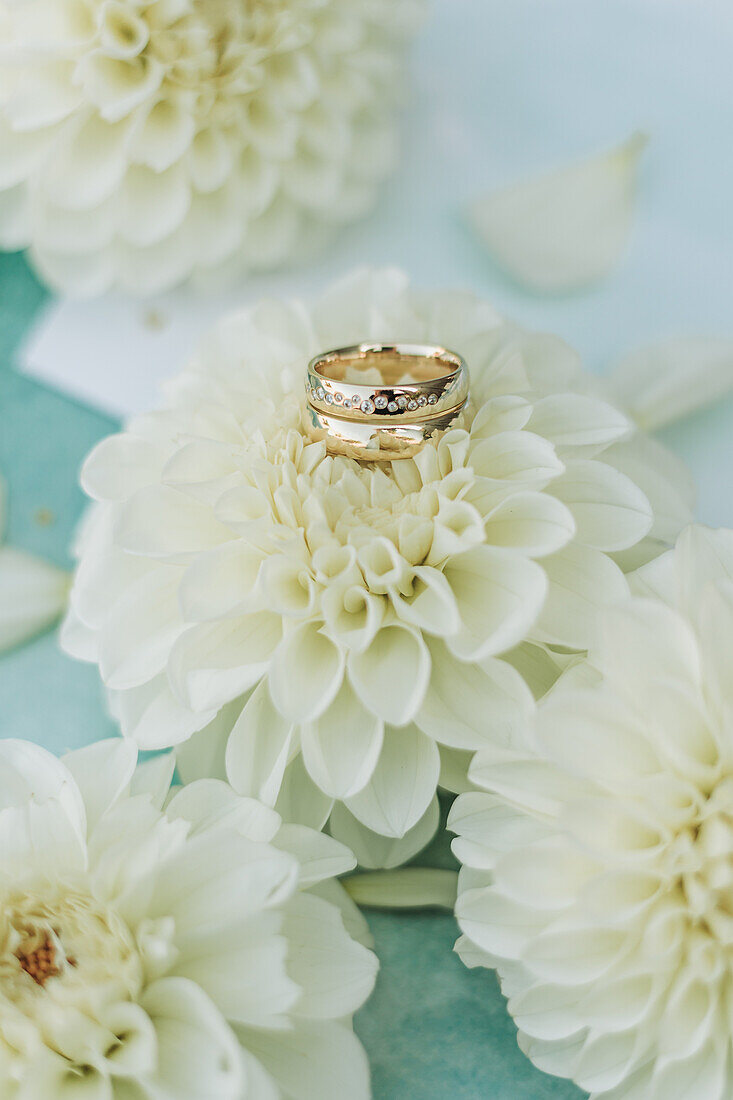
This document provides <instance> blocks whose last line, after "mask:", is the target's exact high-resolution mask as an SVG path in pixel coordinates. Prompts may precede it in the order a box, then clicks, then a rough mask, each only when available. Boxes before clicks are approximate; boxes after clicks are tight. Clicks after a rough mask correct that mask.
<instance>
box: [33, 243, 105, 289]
mask: <svg viewBox="0 0 733 1100" xmlns="http://www.w3.org/2000/svg"><path fill="white" fill-rule="evenodd" d="M30 254H31V256H32V258H33V262H34V263H35V265H36V267H37V268H38V271H39V272H40V274H41V276H42V277H43V279H44V280H45V281H46V282H47V283H48V284H49V285H50V286H52V287H55V288H56V289H57V290H59V291H62V292H63V293H64V294H66V295H68V296H69V297H74V298H92V297H95V296H99V295H101V294H104V293H105V291H107V290H109V289H110V287H111V286H112V283H113V282H114V277H115V259H116V257H115V253H114V250H111V249H106V250H105V251H103V252H96V253H91V254H89V255H84V254H81V255H80V254H74V253H73V252H71V253H70V252H64V251H55V250H52V249H47V248H46V247H45V246H44V245H39V244H36V245H32V246H31V250H30Z"/></svg>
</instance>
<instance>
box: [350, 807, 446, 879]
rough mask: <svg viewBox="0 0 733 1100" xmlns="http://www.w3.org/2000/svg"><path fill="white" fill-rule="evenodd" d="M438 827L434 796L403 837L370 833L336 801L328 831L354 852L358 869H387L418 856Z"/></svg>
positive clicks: (438, 808)
mask: <svg viewBox="0 0 733 1100" xmlns="http://www.w3.org/2000/svg"><path fill="white" fill-rule="evenodd" d="M439 824H440V806H439V804H438V799H437V796H435V797H434V798H433V800H432V802H431V803H430V805H429V806H428V808H427V810H426V811H425V813H424V814H423V815H422V817H421V818H420V820H419V821H418V822H417V824H415V825H413V826H412V827H411V828H410V829H408V830H407V832H406V833H405V835H404V836H401V837H387V836H382V835H381V834H380V833H375V832H373V830H372V829H368V828H367V827H366V825H362V823H361V822H360V821H359V820H358V819H357V818H356V817H354V815H353V814H352V813H350V812H349V810H347V808H346V806H345V805H344V804H343V802H337V803H336V805H335V806H334V808H333V811H332V813H331V817H330V818H329V826H328V827H329V829H330V830H331V833H332V835H333V836H335V837H336V838H337V839H338V840H340V841H342V842H343V843H344V844H345V845H347V847H348V848H349V849H350V850H351V851H352V852H353V853H354V856H355V858H356V860H357V862H358V864H359V866H360V867H366V868H375V869H376V868H380V869H386V870H389V869H390V868H391V867H400V866H401V865H402V864H403V863H407V862H408V861H409V860H411V859H412V857H413V856H414V855H417V853H418V852H420V851H421V850H422V849H423V848H424V847H425V846H426V845H427V844H429V843H430V841H431V840H432V839H433V837H434V836H435V834H436V832H437V830H438V826H439Z"/></svg>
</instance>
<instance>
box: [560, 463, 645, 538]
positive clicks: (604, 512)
mask: <svg viewBox="0 0 733 1100" xmlns="http://www.w3.org/2000/svg"><path fill="white" fill-rule="evenodd" d="M550 492H551V493H552V494H553V496H554V497H557V498H558V499H559V500H561V501H563V502H564V503H565V504H566V505H567V506H568V508H569V509H570V511H571V513H572V516H573V519H574V521H575V525H576V529H577V530H576V537H577V539H578V541H579V542H581V543H583V544H584V545H585V546H591V547H594V548H595V549H596V550H607V551H610V550H622V549H625V548H626V547H627V546H633V545H634V543H637V542H640V541H641V539H643V538H644V536H645V535H648V534H649V532H650V531H651V528H652V523H653V522H654V513H653V511H652V507H651V505H650V503H649V501H648V500H647V498H646V496H645V495H644V493H642V491H641V489H639V488H638V487H637V486H636V485H635V484H634V482H633V481H632V480H631V478H628V477H626V476H625V475H624V474H622V473H620V472H619V471H618V470H616V469H615V468H614V467H613V466H610V465H608V464H607V463H605V462H595V461H592V460H588V461H585V460H579V461H571V462H569V463H568V465H567V468H566V470H565V473H564V474H561V475H560V477H558V478H557V479H556V480H555V481H554V482H553V483H552V487H551V489H550Z"/></svg>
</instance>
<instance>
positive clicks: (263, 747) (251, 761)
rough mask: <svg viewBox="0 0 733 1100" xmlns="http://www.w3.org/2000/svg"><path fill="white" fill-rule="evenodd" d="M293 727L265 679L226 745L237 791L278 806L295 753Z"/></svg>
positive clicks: (229, 775) (229, 771)
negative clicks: (276, 803) (273, 697)
mask: <svg viewBox="0 0 733 1100" xmlns="http://www.w3.org/2000/svg"><path fill="white" fill-rule="evenodd" d="M293 751H294V749H293V726H292V723H290V722H289V721H287V719H285V718H283V717H282V715H281V714H280V712H279V711H278V710H277V708H276V707H275V705H274V704H273V702H272V699H271V697H270V691H269V688H268V686H267V681H266V680H263V681H262V682H261V683H260V684H258V686H257V687H256V688H255V690H254V691H253V692H252V694H251V695H250V697H249V699H248V700H247V702H246V703H245V705H244V708H243V710H242V713H241V714H240V716H239V718H238V719H237V720H236V722H235V724H234V726H233V728H232V731H231V734H230V735H229V738H228V741H227V742H226V756H225V760H226V774H227V778H228V780H229V782H230V783H231V785H232V786H233V787H234V789H235V791H238V792H239V793H240V794H244V795H250V796H251V797H253V798H261V799H262V801H263V802H265V803H266V804H267V805H270V806H272V805H274V803H275V801H276V799H277V796H278V794H279V792H280V786H281V784H282V779H283V775H284V773H285V768H286V767H287V765H288V762H289V760H290V758H291V756H292V754H293Z"/></svg>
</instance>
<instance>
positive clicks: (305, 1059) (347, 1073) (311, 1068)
mask: <svg viewBox="0 0 733 1100" xmlns="http://www.w3.org/2000/svg"><path fill="white" fill-rule="evenodd" d="M247 1047H248V1049H250V1050H252V1051H253V1053H254V1054H256V1056H257V1057H258V1058H259V1060H260V1061H261V1062H262V1064H263V1065H264V1067H265V1068H266V1069H267V1071H268V1072H269V1073H270V1074H271V1075H272V1077H273V1078H274V1079H275V1080H276V1081H277V1082H278V1084H279V1085H280V1088H281V1089H282V1090H283V1092H284V1094H285V1095H288V1093H289V1094H290V1095H291V1096H297V1097H298V1100H343V1097H344V1096H349V1097H350V1098H351V1100H369V1096H370V1088H369V1064H368V1062H367V1057H366V1054H365V1053H364V1048H363V1047H362V1045H361V1043H360V1042H359V1040H358V1039H357V1038H356V1036H355V1035H354V1033H353V1032H352V1031H351V1030H350V1029H349V1028H347V1027H345V1026H344V1025H343V1024H340V1023H336V1022H332V1021H329V1022H327V1023H324V1022H321V1021H318V1022H306V1021H303V1022H302V1023H299V1025H298V1027H297V1028H296V1029H295V1030H294V1031H293V1032H291V1033H287V1034H283V1035H277V1036H272V1035H268V1034H267V1033H266V1032H263V1031H258V1032H256V1033H254V1032H252V1031H249V1032H248V1033H247ZM186 1100H187V1098H186Z"/></svg>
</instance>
